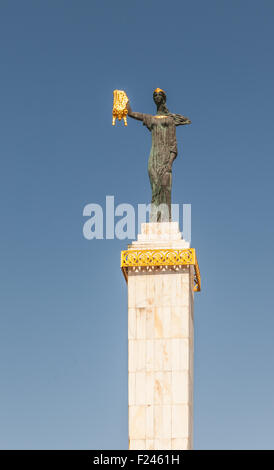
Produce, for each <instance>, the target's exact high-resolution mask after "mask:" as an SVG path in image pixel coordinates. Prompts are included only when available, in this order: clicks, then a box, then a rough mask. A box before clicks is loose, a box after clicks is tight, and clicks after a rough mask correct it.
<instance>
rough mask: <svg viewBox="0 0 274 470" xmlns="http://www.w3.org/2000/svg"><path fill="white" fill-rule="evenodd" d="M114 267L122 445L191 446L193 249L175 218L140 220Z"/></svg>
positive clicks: (195, 275) (195, 282) (195, 277)
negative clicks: (121, 316) (121, 290)
mask: <svg viewBox="0 0 274 470" xmlns="http://www.w3.org/2000/svg"><path fill="white" fill-rule="evenodd" d="M121 264H122V268H123V271H124V274H125V277H126V279H127V281H128V405H129V448H130V449H140V450H143V449H152V450H154V449H163V450H164V449H191V448H192V420H193V296H194V290H199V288H200V276H199V272H198V269H199V268H198V265H197V260H196V255H195V250H193V249H190V247H189V244H188V243H187V242H186V241H184V240H183V239H182V237H181V233H180V232H179V227H178V223H176V222H162V223H147V224H142V230H141V234H140V235H138V239H137V241H135V242H133V243H132V245H130V246H129V247H128V250H127V251H126V252H122V263H121ZM197 286H198V287H197Z"/></svg>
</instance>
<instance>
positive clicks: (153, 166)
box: [143, 113, 186, 221]
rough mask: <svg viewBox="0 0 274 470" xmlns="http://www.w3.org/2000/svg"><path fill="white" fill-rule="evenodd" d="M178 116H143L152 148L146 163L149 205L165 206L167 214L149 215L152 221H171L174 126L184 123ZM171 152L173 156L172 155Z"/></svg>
mask: <svg viewBox="0 0 274 470" xmlns="http://www.w3.org/2000/svg"><path fill="white" fill-rule="evenodd" d="M185 120H186V118H185V117H184V116H181V115H180V114H171V113H170V114H169V115H167V116H165V117H160V118H159V117H155V116H152V115H151V114H143V124H144V126H146V127H147V128H148V130H149V131H150V132H151V134H152V146H151V151H150V156H149V161H148V174H149V179H150V184H151V190H152V200H151V204H152V205H153V206H154V207H155V206H156V207H158V206H160V205H161V204H165V205H166V206H167V210H168V214H167V213H166V214H159V213H158V212H157V211H156V212H153V210H152V213H151V220H152V221H163V220H171V184H172V175H171V165H172V162H173V160H174V158H175V157H176V156H177V141H176V126H178V125H182V124H184V123H185ZM171 152H173V153H174V154H175V155H172V154H171Z"/></svg>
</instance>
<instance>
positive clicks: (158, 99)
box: [153, 91, 165, 105]
mask: <svg viewBox="0 0 274 470" xmlns="http://www.w3.org/2000/svg"><path fill="white" fill-rule="evenodd" d="M153 99H154V103H155V104H156V105H159V104H162V103H164V102H165V97H164V95H163V94H162V92H161V91H154V93H153Z"/></svg>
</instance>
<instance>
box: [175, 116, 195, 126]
mask: <svg viewBox="0 0 274 470" xmlns="http://www.w3.org/2000/svg"><path fill="white" fill-rule="evenodd" d="M173 118H174V121H175V126H185V125H186V124H191V120H190V119H189V118H188V117H186V116H182V115H181V114H173Z"/></svg>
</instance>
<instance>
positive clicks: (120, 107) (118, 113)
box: [112, 90, 128, 126]
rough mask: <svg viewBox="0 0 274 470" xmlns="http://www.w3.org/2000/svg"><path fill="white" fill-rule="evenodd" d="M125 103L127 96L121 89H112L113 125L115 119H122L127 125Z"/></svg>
mask: <svg viewBox="0 0 274 470" xmlns="http://www.w3.org/2000/svg"><path fill="white" fill-rule="evenodd" d="M127 103H128V97H127V95H126V93H125V91H123V90H114V91H113V109H112V125H113V126H115V121H116V119H117V118H118V119H119V121H121V119H122V118H123V119H124V123H125V126H127V113H128V110H127Z"/></svg>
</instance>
